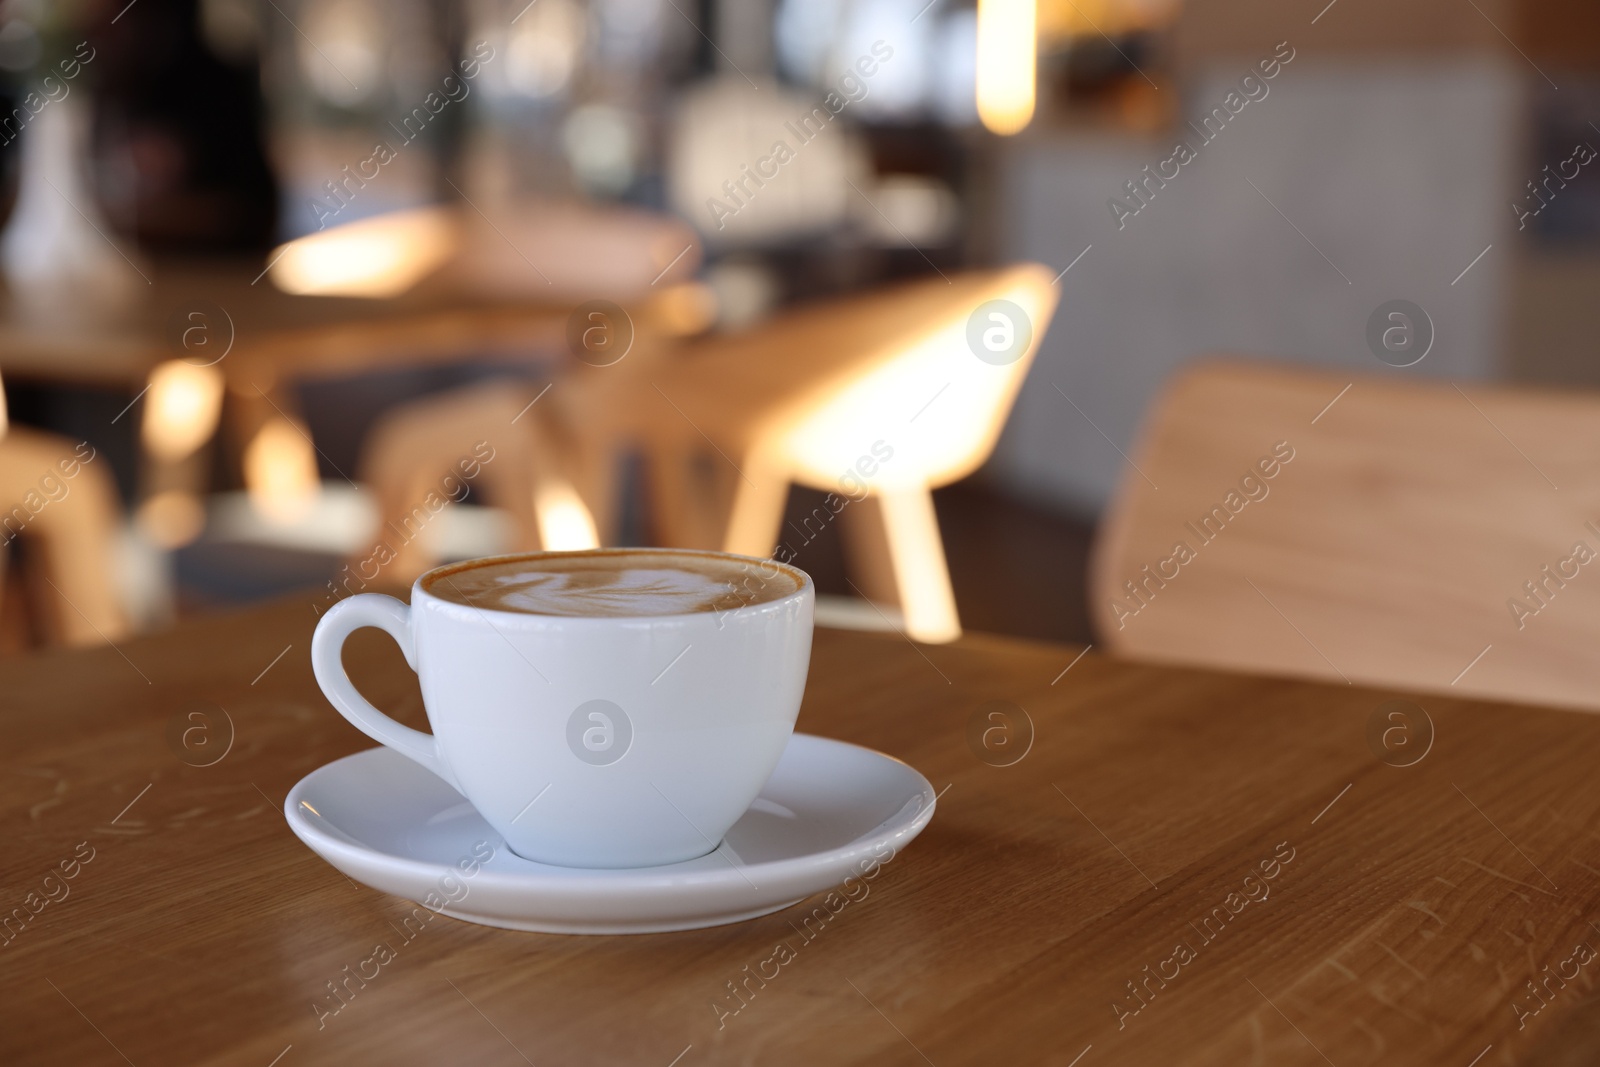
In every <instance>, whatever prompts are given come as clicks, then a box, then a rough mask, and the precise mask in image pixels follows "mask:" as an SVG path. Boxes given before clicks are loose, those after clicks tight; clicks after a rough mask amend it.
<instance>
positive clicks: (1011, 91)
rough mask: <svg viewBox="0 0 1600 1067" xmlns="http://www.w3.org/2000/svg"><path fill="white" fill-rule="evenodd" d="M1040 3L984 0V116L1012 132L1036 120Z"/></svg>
mask: <svg viewBox="0 0 1600 1067" xmlns="http://www.w3.org/2000/svg"><path fill="white" fill-rule="evenodd" d="M1037 18H1038V15H1037V11H1036V9H1035V0H978V118H980V119H982V120H983V124H984V126H986V127H988V128H989V129H990V130H992V131H993V132H995V133H998V134H1012V133H1016V132H1017V131H1018V130H1020V129H1022V128H1023V127H1024V126H1026V125H1027V124H1028V121H1029V120H1030V119H1032V118H1033V103H1034V60H1035V55H1036V53H1037V51H1038V40H1037V29H1038V26H1037Z"/></svg>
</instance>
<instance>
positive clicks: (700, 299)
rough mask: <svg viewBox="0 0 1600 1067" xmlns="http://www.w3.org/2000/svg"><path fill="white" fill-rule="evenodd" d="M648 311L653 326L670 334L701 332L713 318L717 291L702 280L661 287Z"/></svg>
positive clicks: (709, 325)
mask: <svg viewBox="0 0 1600 1067" xmlns="http://www.w3.org/2000/svg"><path fill="white" fill-rule="evenodd" d="M650 312H651V315H652V317H653V319H654V322H655V324H656V328H657V329H659V330H661V331H662V332H663V333H665V334H667V335H668V336H670V337H688V336H690V335H693V334H697V333H703V332H704V331H706V330H709V329H710V328H711V324H712V323H714V322H716V321H717V294H716V292H715V291H714V290H713V289H712V288H711V287H710V286H709V285H706V284H705V283H704V282H683V283H681V284H679V285H668V286H663V287H661V291H660V292H659V293H657V294H656V296H655V298H654V299H652V300H651V301H650Z"/></svg>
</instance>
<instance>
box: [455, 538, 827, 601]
mask: <svg viewBox="0 0 1600 1067" xmlns="http://www.w3.org/2000/svg"><path fill="white" fill-rule="evenodd" d="M424 588H425V589H426V590H427V591H428V592H429V593H432V594H433V595H434V596H436V597H439V598H440V599H441V600H448V601H452V602H454V603H457V604H468V605H471V606H473V607H479V608H485V609H492V610H495V611H517V612H523V613H525V614H529V615H565V616H575V617H582V616H624V617H625V616H647V615H687V614H693V613H696V612H707V611H727V610H730V609H733V608H740V607H746V606H748V605H751V604H761V603H765V602H767V601H771V600H778V599H780V598H782V597H786V596H789V595H790V594H791V593H794V592H795V591H797V590H798V589H799V588H800V582H799V580H798V579H797V578H796V577H795V576H794V573H793V572H791V571H789V570H788V569H787V568H783V567H779V566H777V565H775V564H771V563H766V564H763V563H758V562H755V561H749V562H747V561H743V560H737V559H733V558H730V557H725V556H717V555H710V554H707V555H689V554H676V553H664V552H606V551H601V552H582V553H572V554H568V555H550V556H533V557H528V558H524V559H511V560H502V561H498V562H494V563H483V564H477V565H473V564H466V565H464V566H461V567H459V568H451V569H448V570H444V571H441V572H439V573H437V574H435V575H433V576H431V577H430V578H429V579H428V581H427V582H426V584H425V586H424Z"/></svg>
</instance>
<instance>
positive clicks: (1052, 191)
mask: <svg viewBox="0 0 1600 1067" xmlns="http://www.w3.org/2000/svg"><path fill="white" fill-rule="evenodd" d="M1243 73H1244V69H1243V67H1242V65H1241V66H1240V67H1239V68H1237V69H1235V68H1225V69H1219V70H1216V71H1214V72H1213V73H1211V74H1209V75H1207V76H1206V77H1204V78H1202V79H1201V80H1200V82H1199V83H1197V84H1195V85H1194V86H1192V87H1191V90H1190V91H1188V92H1186V94H1185V102H1186V111H1187V112H1188V113H1189V114H1191V115H1193V114H1195V113H1196V112H1208V111H1209V110H1210V109H1211V108H1212V107H1214V106H1218V105H1220V104H1221V103H1222V100H1223V97H1224V95H1225V94H1226V93H1227V92H1228V90H1229V88H1230V87H1231V85H1232V84H1233V83H1235V82H1236V81H1237V79H1238V77H1239V76H1240V75H1242V74H1243ZM1267 84H1268V86H1269V89H1270V91H1269V93H1268V95H1267V96H1266V97H1265V98H1264V99H1261V100H1259V101H1255V102H1252V103H1249V104H1248V105H1246V106H1245V107H1244V109H1243V110H1242V111H1241V112H1240V113H1239V114H1238V115H1237V116H1235V117H1234V118H1233V120H1232V121H1231V122H1230V123H1229V125H1228V127H1227V128H1226V129H1225V130H1224V131H1223V132H1222V134H1221V135H1220V136H1218V137H1217V138H1216V139H1215V140H1214V141H1212V142H1211V143H1210V144H1208V145H1206V146H1205V147H1204V148H1201V149H1200V150H1199V158H1198V159H1196V160H1195V161H1194V162H1192V163H1190V164H1188V165H1187V166H1184V167H1182V168H1181V171H1180V173H1179V175H1178V177H1177V178H1175V179H1173V180H1171V181H1169V182H1168V183H1167V185H1166V187H1165V188H1163V189H1161V190H1159V191H1158V192H1157V193H1156V194H1155V196H1154V197H1153V198H1152V200H1151V202H1150V203H1149V204H1148V205H1147V206H1145V207H1144V208H1143V209H1142V210H1141V211H1140V212H1139V214H1138V215H1137V216H1135V217H1132V218H1128V219H1126V220H1124V221H1125V225H1124V227H1123V228H1122V229H1121V230H1120V231H1119V230H1118V228H1117V224H1116V222H1115V221H1114V220H1113V217H1112V214H1111V212H1110V210H1109V209H1108V207H1107V201H1108V199H1109V198H1110V197H1112V196H1114V195H1119V194H1121V192H1122V186H1123V183H1124V182H1126V181H1127V180H1128V179H1130V178H1133V177H1135V176H1136V175H1138V174H1139V172H1140V169H1141V168H1142V167H1143V166H1144V165H1145V164H1147V163H1148V164H1152V165H1153V164H1155V163H1156V162H1157V161H1158V160H1163V159H1166V158H1167V157H1168V156H1170V155H1171V154H1172V144H1173V141H1174V135H1175V134H1181V133H1182V132H1183V130H1181V129H1180V130H1179V131H1173V133H1169V134H1166V135H1163V136H1160V137H1155V138H1149V139H1146V138H1134V137H1115V136H1111V135H1093V136H1091V135H1081V134H1080V135H1051V136H1043V135H1039V136H1031V137H1025V138H1023V139H1019V140H1018V141H1017V142H1015V143H1014V144H1012V145H1010V146H1008V148H1007V156H1006V162H1005V163H1004V181H1003V194H1004V196H1003V199H1004V203H1005V204H1006V210H1007V211H1008V216H1007V218H1006V220H1005V222H1004V233H1003V235H1002V240H1001V248H1002V252H1003V255H1004V256H1005V257H1006V258H1008V259H1032V260H1039V261H1041V262H1044V263H1048V264H1053V265H1054V266H1055V268H1056V269H1058V270H1059V269H1060V268H1062V267H1065V266H1066V265H1067V264H1068V263H1069V262H1071V261H1072V259H1073V257H1075V256H1076V255H1078V253H1079V252H1081V251H1082V250H1083V248H1084V246H1085V245H1089V244H1092V245H1093V248H1092V249H1091V250H1090V251H1089V253H1088V254H1087V255H1085V256H1084V257H1083V259H1082V260H1080V261H1079V262H1078V264H1077V265H1076V266H1075V267H1073V268H1072V270H1071V271H1070V272H1069V273H1068V274H1066V275H1065V277H1063V278H1062V281H1061V304H1060V306H1059V308H1058V309H1057V311H1056V316H1055V321H1054V322H1053V324H1052V325H1051V327H1050V331H1049V334H1048V335H1047V337H1046V339H1045V341H1044V344H1043V347H1042V348H1041V350H1040V352H1039V355H1038V359H1037V363H1036V365H1035V366H1034V368H1033V370H1032V373H1031V375H1030V377H1029V379H1028V382H1027V384H1026V386H1025V387H1024V389H1023V392H1022V395H1021V397H1020V398H1019V400H1018V403H1017V407H1016V411H1015V412H1014V414H1013V416H1012V419H1011V423H1010V425H1009V426H1008V428H1007V431H1006V434H1005V436H1004V438H1003V439H1002V441H1001V444H1000V447H999V449H998V451H997V452H996V455H995V458H994V461H993V462H992V463H991V465H990V467H989V474H990V475H991V476H992V477H994V478H995V479H996V480H998V481H999V482H1001V483H1002V484H1004V485H1006V486H1007V487H1008V488H1010V489H1012V490H1013V491H1015V492H1018V493H1021V494H1023V495H1027V496H1031V497H1034V498H1036V499H1039V500H1041V501H1044V502H1047V503H1051V504H1054V505H1056V506H1059V507H1061V508H1064V509H1069V510H1075V511H1079V512H1084V513H1091V514H1092V513H1096V512H1098V511H1099V510H1100V508H1101V507H1102V506H1103V505H1104V503H1105V502H1106V500H1107V498H1108V497H1109V495H1110V494H1111V492H1112V491H1113V489H1114V487H1115V486H1116V484H1117V483H1118V480H1119V479H1120V478H1122V477H1123V476H1124V475H1125V474H1127V473H1129V471H1128V468H1127V466H1126V464H1125V463H1124V461H1123V460H1122V458H1121V457H1120V456H1119V455H1118V454H1117V451H1116V448H1121V449H1122V450H1124V451H1131V449H1132V442H1133V440H1134V437H1135V433H1136V429H1137V425H1138V422H1139V419H1140V417H1141V415H1142V413H1143V411H1144V410H1145V407H1146V405H1147V404H1148V403H1149V402H1150V401H1151V399H1152V398H1153V396H1154V394H1155V393H1156V391H1157V390H1158V389H1159V388H1160V386H1161V383H1162V381H1163V380H1164V379H1165V378H1166V376H1167V375H1168V374H1169V373H1170V372H1171V371H1172V370H1173V369H1174V368H1175V367H1177V366H1179V365H1180V364H1182V363H1184V362H1186V361H1187V360H1189V359H1190V358H1192V357H1193V356H1195V355H1198V354H1200V353H1203V352H1208V351H1231V352H1242V353H1249V354H1261V355H1274V356H1281V357H1283V358H1287V359H1293V360H1297V361H1304V362H1309V363H1319V364H1326V365H1335V366H1345V367H1349V368H1350V369H1351V370H1352V371H1359V372H1363V373H1365V372H1380V373H1390V374H1435V375H1448V376H1451V377H1459V378H1464V379H1471V378H1484V377H1489V376H1493V375H1495V374H1496V373H1497V372H1498V371H1499V369H1500V368H1501V367H1502V366H1503V365H1504V363H1505V360H1504V359H1503V358H1502V355H1501V347H1502V340H1503V338H1502V329H1503V323H1504V320H1505V316H1506V308H1507V300H1508V296H1507V293H1508V289H1509V286H1510V268H1511V266H1512V263H1511V259H1510V254H1511V252H1512V240H1511V234H1512V232H1513V231H1514V226H1513V218H1512V214H1511V211H1510V208H1509V207H1508V206H1507V205H1508V203H1509V201H1510V199H1511V191H1512V190H1513V189H1517V188H1520V187H1521V186H1522V183H1523V182H1524V181H1525V180H1527V179H1528V178H1531V177H1533V175H1531V174H1529V175H1522V174H1520V173H1513V167H1514V166H1516V162H1515V161H1516V159H1517V158H1518V157H1517V155H1516V152H1517V149H1518V142H1517V140H1516V138H1517V136H1518V134H1517V129H1518V121H1519V119H1520V117H1521V116H1522V114H1523V111H1522V107H1521V103H1520V101H1521V98H1522V85H1523V83H1522V81H1521V76H1520V74H1518V73H1517V72H1515V71H1513V70H1512V69H1511V68H1509V67H1507V66H1505V65H1504V64H1503V63H1501V62H1499V61H1497V60H1494V59H1490V58H1484V59H1465V58H1464V59H1459V60H1433V61H1427V62H1423V61H1415V60H1404V61H1400V60H1393V61H1371V62H1365V63H1361V64H1357V63H1354V62H1349V61H1347V62H1341V63H1332V62H1322V63H1321V64H1319V63H1317V62H1316V61H1314V60H1313V59H1311V58H1310V57H1308V56H1306V55H1304V54H1303V53H1302V54H1300V55H1297V56H1296V57H1295V59H1294V61H1292V62H1291V63H1290V64H1289V65H1287V66H1286V67H1284V68H1283V69H1282V71H1281V72H1280V73H1279V74H1278V76H1277V77H1276V78H1274V79H1273V80H1272V81H1270V82H1268V83H1267ZM1162 91H1165V92H1170V91H1174V87H1173V86H1171V85H1163V86H1162ZM1189 140H1190V143H1191V144H1198V142H1199V138H1198V137H1197V136H1194V135H1193V134H1192V133H1191V134H1190V135H1189ZM1250 182H1254V183H1255V185H1256V186H1258V187H1259V188H1260V190H1261V193H1264V194H1265V195H1266V196H1267V197H1270V198H1271V200H1272V201H1273V203H1275V204H1276V205H1277V207H1278V208H1279V209H1281V210H1282V212H1283V214H1284V215H1287V216H1288V218H1289V219H1290V220H1292V221H1293V224H1294V225H1295V226H1298V227H1299V229H1300V230H1301V231H1303V232H1304V234H1305V237H1304V238H1303V237H1302V236H1301V235H1300V234H1298V233H1296V232H1295V229H1294V228H1293V227H1291V225H1290V223H1289V222H1286V221H1285V220H1284V218H1283V217H1282V216H1280V215H1279V213H1278V211H1275V210H1274V209H1273V207H1272V206H1271V205H1269V204H1268V203H1267V201H1266V200H1265V199H1263V197H1262V195H1261V193H1257V192H1256V191H1255V190H1254V189H1252V188H1251V187H1250V184H1249V183H1250ZM1123 195H1125V194H1123ZM1307 238H1309V240H1310V241H1311V242H1314V243H1315V245H1316V246H1317V249H1320V250H1321V252H1322V253H1323V254H1325V255H1326V256H1327V258H1328V259H1329V260H1332V261H1333V263H1334V264H1336V265H1337V267H1338V271H1343V274H1344V275H1345V276H1346V277H1347V278H1348V281H1347V280H1346V277H1341V276H1340V274H1339V272H1338V271H1336V270H1335V268H1334V267H1333V266H1330V265H1329V263H1328V262H1327V261H1326V260H1325V259H1324V258H1323V255H1321V254H1319V253H1318V251H1317V250H1316V249H1314V248H1313V247H1312V246H1311V244H1309V243H1308V242H1307V240H1306V239H1307ZM1491 242H1493V244H1494V248H1493V249H1492V250H1491V251H1490V252H1489V253H1488V254H1487V255H1486V256H1484V257H1483V259H1482V260H1480V261H1479V262H1478V263H1477V265H1476V266H1474V267H1473V268H1472V270H1471V271H1470V272H1468V274H1467V275H1466V277H1464V278H1462V279H1461V281H1460V282H1459V283H1458V284H1456V285H1454V286H1452V285H1451V281H1452V279H1454V278H1455V277H1456V276H1457V275H1458V274H1459V273H1460V272H1461V270H1462V269H1463V268H1465V267H1466V266H1467V264H1469V263H1471V262H1472V259H1473V257H1474V256H1476V255H1478V253H1479V252H1481V251H1482V250H1483V248H1484V246H1485V245H1488V244H1490V243H1491ZM1396 298H1399V299H1407V300H1411V301H1413V302H1415V303H1417V304H1419V305H1421V306H1422V307H1423V308H1424V309H1425V310H1426V311H1427V312H1428V313H1429V315H1430V316H1431V317H1432V319H1433V322H1434V325H1435V328H1436V340H1435V343H1434V347H1433V349H1432V351H1431V352H1430V353H1429V355H1428V356H1427V358H1426V359H1424V360H1423V361H1422V362H1421V363H1420V364H1418V365H1417V366H1415V367H1412V368H1409V369H1406V370H1395V369H1392V368H1389V367H1387V366H1385V365H1383V364H1382V363H1380V362H1379V361H1378V360H1377V359H1376V358H1374V356H1373V355H1372V353H1371V352H1370V351H1369V349H1368V348H1367V345H1366V341H1365V329H1366V321H1367V318H1368V316H1369V315H1370V314H1371V313H1372V311H1373V310H1374V309H1375V308H1376V307H1377V306H1378V305H1379V304H1381V303H1383V302H1385V301H1387V300H1390V299H1396ZM1053 386H1058V387H1059V388H1060V389H1061V390H1062V391H1064V392H1065V393H1066V394H1067V395H1068V396H1070V397H1071V398H1072V400H1073V401H1074V402H1075V403H1076V404H1077V405H1078V407H1080V408H1082V409H1083V412H1084V413H1085V414H1079V413H1078V412H1077V411H1075V410H1073V408H1072V406H1071V405H1069V404H1068V403H1067V401H1065V400H1063V399H1062V397H1061V395H1060V393H1058V392H1057V391H1056V388H1053ZM1086 416H1087V417H1086ZM1090 419H1092V420H1093V423H1094V426H1091V425H1090V423H1089V420H1090ZM1095 426H1098V428H1099V430H1100V431H1104V433H1105V435H1106V437H1109V438H1110V439H1111V441H1112V442H1115V446H1116V448H1113V446H1112V444H1111V443H1108V441H1107V440H1106V437H1102V436H1101V434H1100V432H1098V431H1097V430H1096V429H1095Z"/></svg>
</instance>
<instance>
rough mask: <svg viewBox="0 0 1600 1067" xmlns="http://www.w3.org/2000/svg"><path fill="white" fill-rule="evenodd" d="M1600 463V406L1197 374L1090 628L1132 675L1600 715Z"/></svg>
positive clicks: (1098, 576)
mask: <svg viewBox="0 0 1600 1067" xmlns="http://www.w3.org/2000/svg"><path fill="white" fill-rule="evenodd" d="M1597 460H1600V396H1597V395H1594V394H1580V393H1571V392H1563V393H1559V394H1558V393H1546V392H1533V391H1523V390H1511V389H1504V388H1494V387H1489V386H1480V385H1461V386H1457V385H1455V384H1452V383H1449V382H1440V381H1426V380H1418V379H1416V378H1410V379H1404V380H1402V379H1399V378H1398V377H1390V376H1374V377H1354V378H1353V377H1352V376H1348V375H1342V374H1341V375H1334V374H1328V373H1310V372H1305V371H1300V370H1291V369H1287V368H1284V367H1282V366H1278V365H1268V364H1250V363H1245V362H1238V361H1218V362H1211V361H1208V362H1204V363H1201V364H1198V365H1196V366H1194V367H1192V368H1190V369H1188V370H1187V371H1186V372H1184V373H1182V374H1181V375H1179V376H1178V377H1177V378H1176V379H1175V380H1174V381H1173V382H1172V383H1171V384H1170V385H1169V387H1168V388H1167V390H1166V392H1165V394H1164V395H1163V396H1162V398H1161V399H1160V400H1159V401H1158V403H1157V404H1156V405H1155V406H1154V408H1153V409H1152V412H1151V414H1150V415H1149V417H1148V422H1147V425H1146V426H1145V428H1144V431H1143V436H1142V440H1141V441H1140V443H1139V445H1138V447H1137V448H1136V449H1135V450H1134V451H1133V453H1132V455H1131V461H1130V467H1129V468H1128V469H1127V471H1126V474H1125V476H1124V477H1123V479H1122V484H1121V488H1120V490H1119V493H1118V495H1117V498H1116V500H1115V501H1114V503H1113V505H1112V508H1111V510H1110V512H1109V513H1108V515H1107V517H1106V520H1105V522H1104V523H1103V525H1102V528H1101V532H1100V536H1099V540H1098V543H1097V545H1096V550H1095V558H1094V560H1093V562H1092V567H1091V570H1092V574H1091V578H1090V588H1091V596H1092V598H1093V603H1092V605H1091V611H1092V613H1093V615H1094V618H1095V621H1096V626H1097V629H1098V630H1099V631H1100V633H1101V634H1102V637H1103V639H1104V641H1105V643H1106V645H1107V646H1108V647H1109V648H1110V649H1111V650H1113V651H1115V652H1118V653H1121V654H1124V655H1129V656H1138V657H1142V658H1148V659H1159V660H1168V661H1176V662H1185V663H1197V664H1205V665H1211V666H1220V667H1230V668H1238V669H1242V670H1250V671H1261V672H1269V673H1283V674H1296V675H1305V676H1312V677H1319V678H1327V679H1332V680H1334V681H1340V680H1347V681H1349V682H1352V683H1357V684H1368V685H1378V686H1386V687H1396V688H1402V689H1416V690H1439V691H1450V692H1457V693H1472V694H1478V695H1484V696H1493V697H1498V698H1503V699H1508V700H1513V701H1529V702H1538V703H1547V704H1557V705H1565V706H1570V707H1580V708H1587V709H1596V710H1600V462H1597ZM1133 465H1136V466H1133Z"/></svg>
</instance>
